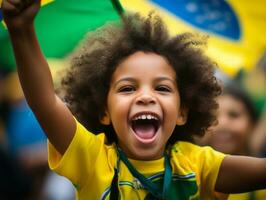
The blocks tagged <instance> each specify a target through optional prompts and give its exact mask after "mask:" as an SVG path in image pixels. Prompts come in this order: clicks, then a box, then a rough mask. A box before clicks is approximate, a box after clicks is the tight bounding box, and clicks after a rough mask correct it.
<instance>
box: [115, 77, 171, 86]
mask: <svg viewBox="0 0 266 200" xmlns="http://www.w3.org/2000/svg"><path fill="white" fill-rule="evenodd" d="M123 81H128V82H133V83H135V82H137V80H136V79H135V78H133V77H125V78H122V79H120V80H118V81H117V82H115V83H114V87H115V86H117V85H118V84H119V83H120V82H123ZM157 81H170V82H172V83H173V84H176V81H175V80H174V79H172V78H169V77H165V76H160V77H157V78H155V82H157Z"/></svg>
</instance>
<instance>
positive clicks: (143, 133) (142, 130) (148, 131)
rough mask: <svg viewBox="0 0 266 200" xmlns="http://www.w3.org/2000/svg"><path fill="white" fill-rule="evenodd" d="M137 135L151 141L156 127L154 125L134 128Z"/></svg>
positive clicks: (142, 125)
mask: <svg viewBox="0 0 266 200" xmlns="http://www.w3.org/2000/svg"><path fill="white" fill-rule="evenodd" d="M133 129H134V131H135V133H136V134H137V135H138V136H139V137H140V138H143V139H150V138H152V137H153V136H154V134H155V127H154V126H153V125H152V124H138V125H135V126H134V127H133Z"/></svg>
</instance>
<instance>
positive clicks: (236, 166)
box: [215, 156, 266, 193]
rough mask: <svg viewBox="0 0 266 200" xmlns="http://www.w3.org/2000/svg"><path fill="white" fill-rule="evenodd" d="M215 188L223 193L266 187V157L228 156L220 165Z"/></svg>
mask: <svg viewBox="0 0 266 200" xmlns="http://www.w3.org/2000/svg"><path fill="white" fill-rule="evenodd" d="M215 189H216V190H217V191H219V192H223V193H241V192H248V191H252V190H258V189H266V159H265V158H264V159H263V158H254V157H247V156H226V157H225V159H224V160H223V162H222V165H221V167H220V171H219V175H218V178H217V182H216V186H215Z"/></svg>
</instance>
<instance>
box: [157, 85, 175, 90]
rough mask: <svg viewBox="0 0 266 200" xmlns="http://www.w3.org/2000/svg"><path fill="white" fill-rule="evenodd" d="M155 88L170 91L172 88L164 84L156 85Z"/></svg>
mask: <svg viewBox="0 0 266 200" xmlns="http://www.w3.org/2000/svg"><path fill="white" fill-rule="evenodd" d="M156 90H157V91H159V92H171V91H172V89H171V88H170V87H168V86H165V85H160V86H157V87H156Z"/></svg>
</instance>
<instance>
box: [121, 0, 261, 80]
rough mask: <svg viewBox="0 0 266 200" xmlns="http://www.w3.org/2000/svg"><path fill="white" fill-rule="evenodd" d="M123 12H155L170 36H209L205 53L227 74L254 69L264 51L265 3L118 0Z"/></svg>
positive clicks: (234, 0)
mask: <svg viewBox="0 0 266 200" xmlns="http://www.w3.org/2000/svg"><path fill="white" fill-rule="evenodd" d="M120 2H121V4H122V5H123V7H124V8H125V9H126V10H131V11H139V12H141V13H142V14H144V15H146V14H147V13H149V12H150V11H151V10H154V11H156V12H157V13H159V14H160V15H161V16H162V17H163V19H164V21H165V22H166V24H167V25H168V27H169V29H170V32H171V33H172V34H176V33H180V32H184V31H192V32H200V33H204V34H207V35H209V36H210V39H209V41H208V49H207V54H208V55H209V56H210V57H211V58H212V59H213V60H214V61H216V62H217V63H218V65H219V66H220V67H221V69H222V70H223V71H224V72H226V73H227V74H229V75H231V76H234V75H235V74H236V73H237V72H238V71H239V70H240V69H245V70H247V71H249V70H250V69H252V68H254V66H255V65H256V64H257V62H258V61H259V60H260V58H261V57H262V56H263V55H264V53H265V52H266V51H265V50H266V37H265V35H266V1H261V0H252V1H250V0H242V1H239V0H120Z"/></svg>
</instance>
